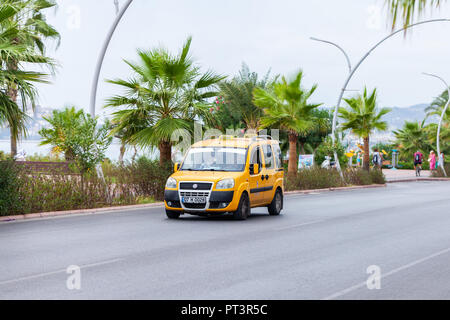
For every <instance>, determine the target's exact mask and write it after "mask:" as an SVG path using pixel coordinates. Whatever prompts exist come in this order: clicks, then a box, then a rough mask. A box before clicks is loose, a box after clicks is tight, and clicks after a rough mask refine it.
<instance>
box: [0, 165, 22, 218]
mask: <svg viewBox="0 0 450 320" xmlns="http://www.w3.org/2000/svg"><path fill="white" fill-rule="evenodd" d="M20 185H21V181H20V178H19V172H18V170H17V168H16V167H15V166H14V162H13V161H12V160H6V161H0V216H6V215H14V214H17V213H19V212H20V211H21V204H22V201H20V194H19V188H20Z"/></svg>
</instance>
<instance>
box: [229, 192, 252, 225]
mask: <svg viewBox="0 0 450 320" xmlns="http://www.w3.org/2000/svg"><path fill="white" fill-rule="evenodd" d="M249 215H250V200H249V198H248V194H247V192H243V193H242V195H241V200H240V201H239V206H238V208H237V210H236V211H235V212H233V218H234V219H235V220H246V219H247V218H248V216H249Z"/></svg>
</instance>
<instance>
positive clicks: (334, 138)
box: [311, 19, 450, 177]
mask: <svg viewBox="0 0 450 320" xmlns="http://www.w3.org/2000/svg"><path fill="white" fill-rule="evenodd" d="M433 22H450V19H432V20H426V21H421V22H417V23H414V24H411V25H409V26H406V27H403V28H401V29H399V30H397V31H394V32H392V33H391V34H389V35H388V36H386V37H384V38H383V39H381V40H380V41H379V42H377V43H376V44H375V45H374V46H373V47H372V48H370V50H369V51H368V52H367V53H366V54H365V55H364V56H363V57H362V58H361V59H360V60H359V62H358V63H357V64H356V65H355V67H354V68H351V67H350V74H349V75H348V77H347V79H346V80H345V82H344V86H343V87H342V89H341V93H340V95H339V98H338V102H337V104H336V106H335V108H334V114H333V127H332V132H331V139H332V140H333V145H334V144H335V142H336V124H337V114H338V110H339V107H340V105H341V101H342V98H343V97H344V93H345V91H346V90H347V86H348V84H349V82H350V80H351V79H352V77H353V75H354V74H355V72H356V70H357V69H358V68H359V66H360V65H361V64H362V63H363V62H364V60H366V59H367V57H368V56H369V55H370V54H371V53H372V52H373V51H374V50H375V49H376V48H377V47H379V46H380V45H381V44H382V43H383V42H385V41H386V40H388V39H390V38H391V37H393V36H394V35H396V34H398V33H400V32H403V31H405V30H406V29H409V28H412V27H416V26H419V25H422V24H426V23H433ZM311 39H312V40H316V41H321V42H325V43H328V44H331V45H333V46H335V47H337V48H338V49H339V50H341V51H342V52H343V53H344V55H345V57H346V59H347V63H348V65H349V66H350V60H349V58H348V55H347V54H346V53H345V51H344V50H343V49H342V48H341V47H340V46H338V45H337V44H335V43H333V42H331V41H326V40H319V39H317V38H311ZM334 160H335V162H336V168H337V169H338V171H339V173H340V175H341V177H343V174H342V170H341V166H340V163H339V158H338V155H337V152H336V151H334Z"/></svg>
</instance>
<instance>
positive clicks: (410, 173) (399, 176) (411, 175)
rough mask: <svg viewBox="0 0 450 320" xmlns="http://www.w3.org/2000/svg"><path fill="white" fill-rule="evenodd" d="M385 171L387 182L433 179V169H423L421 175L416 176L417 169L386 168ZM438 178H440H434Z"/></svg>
mask: <svg viewBox="0 0 450 320" xmlns="http://www.w3.org/2000/svg"><path fill="white" fill-rule="evenodd" d="M383 173H384V175H385V177H386V181H387V182H400V181H417V180H428V179H431V171H429V170H423V171H422V172H421V173H420V177H416V171H415V170H392V169H384V170H383ZM433 179H438V178H433Z"/></svg>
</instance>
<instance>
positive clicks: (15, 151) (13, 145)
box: [11, 130, 17, 158]
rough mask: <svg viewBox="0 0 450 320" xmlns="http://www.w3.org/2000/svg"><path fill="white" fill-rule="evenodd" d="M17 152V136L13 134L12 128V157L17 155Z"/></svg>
mask: <svg viewBox="0 0 450 320" xmlns="http://www.w3.org/2000/svg"><path fill="white" fill-rule="evenodd" d="M16 154H17V137H16V136H15V135H14V134H13V130H11V157H13V158H14V157H15V156H16Z"/></svg>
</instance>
